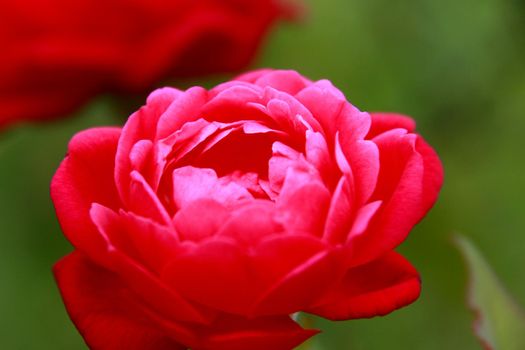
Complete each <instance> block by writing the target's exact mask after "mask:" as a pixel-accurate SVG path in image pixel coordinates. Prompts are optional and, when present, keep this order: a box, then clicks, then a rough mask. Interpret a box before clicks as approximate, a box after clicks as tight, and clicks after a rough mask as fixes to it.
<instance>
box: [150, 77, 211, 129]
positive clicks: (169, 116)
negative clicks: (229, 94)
mask: <svg viewBox="0 0 525 350" xmlns="http://www.w3.org/2000/svg"><path fill="white" fill-rule="evenodd" d="M207 101H208V92H207V91H206V90H205V89H203V88H201V87H193V88H190V89H188V90H186V91H184V93H182V94H180V95H179V96H178V98H177V99H175V100H174V101H173V102H172V103H171V104H170V105H169V106H168V108H167V109H166V110H165V111H164V113H163V114H162V115H161V116H160V117H159V119H158V123H157V130H156V135H155V139H163V138H166V137H168V136H169V135H171V134H172V133H174V132H176V131H178V130H180V128H181V127H182V126H183V125H184V124H185V123H187V122H191V121H195V120H197V119H198V118H199V115H200V110H201V108H202V107H203V106H204V105H205V104H206V102H207Z"/></svg>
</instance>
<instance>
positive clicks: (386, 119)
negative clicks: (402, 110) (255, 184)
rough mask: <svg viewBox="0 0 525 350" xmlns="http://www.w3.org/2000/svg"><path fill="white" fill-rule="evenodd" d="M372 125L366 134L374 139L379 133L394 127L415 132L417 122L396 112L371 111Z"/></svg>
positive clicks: (368, 137)
mask: <svg viewBox="0 0 525 350" xmlns="http://www.w3.org/2000/svg"><path fill="white" fill-rule="evenodd" d="M370 116H371V117H372V125H371V127H370V130H369V131H368V135H366V138H367V139H373V138H374V137H376V136H377V135H379V134H382V133H384V132H385V131H388V130H392V129H398V128H401V129H405V130H406V131H408V132H414V131H415V129H416V122H415V121H414V119H412V118H410V117H407V116H404V115H401V114H395V113H370Z"/></svg>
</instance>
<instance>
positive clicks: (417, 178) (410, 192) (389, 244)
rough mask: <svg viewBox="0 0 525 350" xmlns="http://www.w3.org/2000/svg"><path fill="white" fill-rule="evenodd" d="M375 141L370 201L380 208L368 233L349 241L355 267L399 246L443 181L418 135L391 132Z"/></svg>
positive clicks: (420, 217) (427, 206)
mask: <svg viewBox="0 0 525 350" xmlns="http://www.w3.org/2000/svg"><path fill="white" fill-rule="evenodd" d="M374 142H375V143H376V144H377V146H378V148H379V152H380V159H381V169H380V173H379V178H378V181H377V187H376V190H375V192H374V194H373V195H372V201H375V200H381V201H383V205H382V207H381V208H382V209H381V212H379V213H377V214H376V215H375V217H374V219H373V220H372V222H371V223H370V224H369V229H368V230H367V232H366V233H364V234H361V235H358V236H354V237H352V239H351V242H352V243H351V244H352V245H353V246H354V252H355V254H356V255H355V256H354V259H355V263H356V264H362V263H364V262H367V261H371V260H373V259H374V258H375V257H377V256H380V255H382V254H384V253H385V252H387V251H389V250H392V249H393V248H394V247H396V246H397V245H399V244H400V243H401V242H402V241H403V240H404V239H405V237H406V236H407V235H408V233H409V231H410V230H411V229H412V228H413V227H414V225H415V224H417V223H418V222H419V220H421V219H422V218H423V216H424V215H425V214H426V212H427V211H428V209H429V208H430V206H431V205H432V204H433V203H434V202H435V200H436V199H437V194H438V191H439V188H440V186H441V181H442V172H441V166H440V163H439V159H438V158H437V156H436V155H435V153H434V152H433V151H431V149H430V148H429V147H428V146H427V145H426V144H423V143H421V141H420V137H419V136H417V135H415V134H406V131H405V130H403V129H394V130H391V131H388V132H385V133H383V134H381V135H379V136H378V137H376V138H375V139H374ZM420 150H421V152H420Z"/></svg>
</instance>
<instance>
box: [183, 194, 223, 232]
mask: <svg viewBox="0 0 525 350" xmlns="http://www.w3.org/2000/svg"><path fill="white" fill-rule="evenodd" d="M229 215H230V212H229V210H228V209H227V208H226V207H225V206H224V205H222V204H221V203H219V202H217V201H215V200H213V199H211V198H201V199H197V200H195V201H193V202H190V203H189V204H188V205H186V206H184V207H183V208H182V209H181V210H179V211H178V212H177V214H176V215H175V218H174V219H173V223H174V226H175V229H176V230H177V232H178V234H179V237H180V239H181V240H190V241H194V242H199V241H201V240H203V239H206V238H209V237H211V236H214V235H215V234H217V232H219V229H220V227H221V226H222V225H223V224H224V222H225V221H226V219H227V218H228V216H229Z"/></svg>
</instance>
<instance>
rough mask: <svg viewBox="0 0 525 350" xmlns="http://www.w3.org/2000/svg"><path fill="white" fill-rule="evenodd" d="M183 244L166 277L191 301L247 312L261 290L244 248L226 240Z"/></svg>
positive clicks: (228, 310)
mask: <svg viewBox="0 0 525 350" xmlns="http://www.w3.org/2000/svg"><path fill="white" fill-rule="evenodd" d="M183 247H184V250H183V251H180V252H179V253H178V254H177V255H175V256H173V258H172V260H171V263H170V264H169V265H168V267H167V268H166V270H165V271H164V274H163V279H164V280H165V281H166V282H167V283H168V284H170V285H171V286H173V288H175V289H176V290H177V291H178V292H179V293H181V294H182V295H184V296H185V297H186V298H188V299H190V300H193V301H195V302H198V303H200V304H203V305H206V306H210V307H212V308H215V309H217V310H221V311H225V312H228V313H234V314H239V315H243V314H246V310H247V309H248V306H249V305H250V304H251V303H252V302H253V300H254V299H255V297H256V295H258V294H259V293H260V291H259V290H257V286H256V285H257V280H256V279H255V277H254V274H253V267H252V265H251V264H250V260H249V259H248V256H247V255H246V253H245V252H244V251H243V249H241V248H240V247H239V246H238V245H237V244H235V243H233V242H231V241H230V240H224V239H221V240H219V239H214V240H209V241H203V242H200V243H199V244H198V245H195V244H184V245H183ZM211 291H213V292H211Z"/></svg>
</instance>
